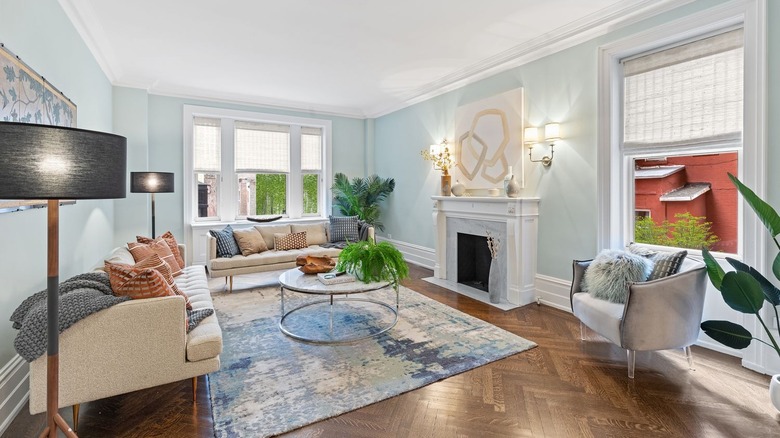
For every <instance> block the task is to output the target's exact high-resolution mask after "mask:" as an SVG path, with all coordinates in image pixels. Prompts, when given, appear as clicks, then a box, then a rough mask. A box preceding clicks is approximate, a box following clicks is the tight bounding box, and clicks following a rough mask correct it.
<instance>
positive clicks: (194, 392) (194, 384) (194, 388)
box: [192, 376, 198, 403]
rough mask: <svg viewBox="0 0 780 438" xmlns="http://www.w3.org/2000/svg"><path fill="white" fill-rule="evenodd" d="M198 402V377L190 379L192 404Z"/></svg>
mask: <svg viewBox="0 0 780 438" xmlns="http://www.w3.org/2000/svg"><path fill="white" fill-rule="evenodd" d="M197 401H198V376H195V377H193V378H192V402H193V403H195V402H197Z"/></svg>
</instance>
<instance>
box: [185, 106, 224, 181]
mask: <svg viewBox="0 0 780 438" xmlns="http://www.w3.org/2000/svg"><path fill="white" fill-rule="evenodd" d="M220 132H221V129H220V120H219V119H209V118H205V117H195V120H194V122H193V137H192V140H193V149H194V150H193V154H192V159H193V168H194V170H195V171H202V172H209V171H211V172H219V170H220V167H221V163H220V160H221V154H220V153H221V139H220Z"/></svg>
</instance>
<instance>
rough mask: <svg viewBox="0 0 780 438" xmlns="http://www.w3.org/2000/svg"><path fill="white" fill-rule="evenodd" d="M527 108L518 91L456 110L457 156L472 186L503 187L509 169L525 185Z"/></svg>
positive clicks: (521, 94) (459, 167) (458, 166)
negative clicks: (524, 138) (525, 110)
mask: <svg viewBox="0 0 780 438" xmlns="http://www.w3.org/2000/svg"><path fill="white" fill-rule="evenodd" d="M523 105H524V104H523V89H522V88H517V89H514V90H510V91H507V92H505V93H502V94H498V95H495V96H491V97H488V98H485V99H482V100H479V101H476V102H472V103H468V104H465V105H461V106H459V107H458V108H457V109H456V110H455V146H454V148H453V153H454V154H455V161H456V162H457V168H458V171H459V172H461V173H463V177H464V178H465V179H466V180H468V181H469V182H467V184H468V185H469V187H495V186H496V185H502V183H503V180H504V176H506V175H507V174H508V173H509V172H508V170H509V166H513V167H514V168H515V171H516V175H517V179H518V182H519V184H520V185H521V186H522V185H523V166H524V160H523V144H522V139H521V138H520V135H521V134H522V132H523V120H524V117H523ZM456 176H458V175H456Z"/></svg>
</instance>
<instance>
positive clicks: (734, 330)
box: [701, 173, 780, 411]
mask: <svg viewBox="0 0 780 438" xmlns="http://www.w3.org/2000/svg"><path fill="white" fill-rule="evenodd" d="M728 175H729V178H730V179H731V182H732V183H734V185H735V186H736V187H737V190H739V193H741V194H742V197H743V198H745V202H747V203H748V205H750V207H751V208H752V209H753V211H754V212H755V213H756V215H757V216H758V218H759V219H761V222H762V223H763V224H764V226H766V228H767V230H768V231H769V234H770V236H771V237H772V241H774V243H775V245H776V246H777V248H778V249H780V242H778V240H777V236H778V235H780V215H778V214H777V211H775V209H774V208H772V206H771V205H769V204H767V203H766V202H765V201H764V200H762V199H761V198H759V197H758V196H757V195H756V194H755V193H754V192H753V191H752V190H750V188H748V187H747V186H746V185H744V184H742V182H741V181H740V180H739V179H737V177H735V176H734V175H732V174H730V173H729V174H728ZM702 256H703V258H704V263H705V264H706V265H707V275H709V277H710V281H711V282H712V285H713V286H715V288H716V289H718V290H719V291H720V293H721V296H723V301H725V302H726V304H728V305H729V307H731V308H732V309H734V310H736V311H738V312H741V313H744V314H753V315H755V316H756V318H757V319H758V321H759V322H760V323H761V326H763V327H764V331H765V332H766V339H768V340H769V341H770V342H771V344H769V343H768V342H766V341H764V340H762V339H759V338H756V337H753V335H752V334H751V333H750V332H749V331H748V330H747V329H746V328H744V327H742V326H741V325H739V324H735V323H733V322H730V321H704V322H702V323H701V329H702V330H704V333H706V334H707V336H709V337H711V338H712V339H714V340H716V341H718V342H720V343H721V344H723V345H725V346H727V347H731V348H735V349H738V350H741V349H743V348H747V346H748V345H750V343H751V342H752V341H753V339H755V340H757V341H759V342H761V343H763V344H766V345H767V346H769V347H770V348H772V349H773V350H774V351H775V353H777V355H778V356H780V345H778V343H777V340H775V338H774V336H772V330H771V329H770V328H769V327H768V326H767V324H766V323H765V322H764V320H763V319H762V318H761V310H762V309H763V307H764V301H766V302H768V303H769V304H770V307H771V308H772V310H773V311H774V317H775V320H776V321H777V320H778V319H779V318H780V317H778V312H777V306H780V289H778V288H777V287H775V285H773V284H772V283H771V282H770V281H769V280H768V279H767V278H766V277H764V276H763V275H762V274H761V273H760V272H758V270H757V269H755V268H753V267H751V266H748V265H746V264H744V263H742V262H740V261H738V260H735V259H732V258H730V257H726V261H727V262H729V264H731V266H733V267H734V269H736V271H732V272H724V271H723V268H721V267H720V265H719V264H718V262H717V261H716V260H715V258H714V257H713V256H712V254H710V252H709V251H708V250H707V249H706V248H705V249H702ZM778 266H780V254H778V255H777V256H776V257H775V261H774V263H773V270H772V271H773V272H774V274H775V278H777V279H778V280H780V269H778ZM769 397H770V399H771V400H772V404H773V405H774V406H775V408H776V409H777V410H778V411H780V374H775V375H774V376H772V381H771V383H770V385H769Z"/></svg>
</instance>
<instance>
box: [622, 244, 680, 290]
mask: <svg viewBox="0 0 780 438" xmlns="http://www.w3.org/2000/svg"><path fill="white" fill-rule="evenodd" d="M628 251H629V252H631V253H633V254H637V255H641V256H643V257H646V258H648V259H650V260H652V261H653V272H651V273H650V276H649V277H647V281H650V280H658V279H659V278H664V277H668V276H670V275H674V274H676V273H678V272H680V267H681V266H682V264H683V261H684V260H685V257H687V256H688V251H686V250H682V251H677V252H668V251H654V250H651V249H648V248H645V247H643V246H640V245H637V244H635V243H633V242H632V243H630V244H629V245H628Z"/></svg>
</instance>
